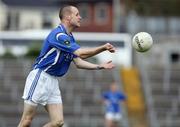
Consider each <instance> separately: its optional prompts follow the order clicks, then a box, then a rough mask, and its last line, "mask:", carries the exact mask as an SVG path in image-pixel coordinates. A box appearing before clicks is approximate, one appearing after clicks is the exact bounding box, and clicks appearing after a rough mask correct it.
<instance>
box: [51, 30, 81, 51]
mask: <svg viewBox="0 0 180 127" xmlns="http://www.w3.org/2000/svg"><path fill="white" fill-rule="evenodd" d="M49 43H50V44H51V45H52V46H53V47H56V48H58V49H60V50H63V51H66V52H70V53H73V52H74V51H75V50H77V49H78V48H80V46H79V45H78V44H77V43H75V42H71V40H70V38H69V37H68V35H66V34H65V33H58V34H56V35H55V38H54V39H53V41H52V39H51V38H50V41H49Z"/></svg>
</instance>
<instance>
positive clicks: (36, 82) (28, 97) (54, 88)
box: [22, 69, 62, 105]
mask: <svg viewBox="0 0 180 127" xmlns="http://www.w3.org/2000/svg"><path fill="white" fill-rule="evenodd" d="M22 98H23V99H24V101H25V103H29V104H31V105H38V104H41V105H46V104H59V103H62V99H61V92H60V89H59V83H58V79H57V77H55V76H51V75H49V74H47V73H46V72H44V71H42V70H40V69H36V70H32V71H31V72H30V73H29V75H28V77H27V79H26V84H25V88H24V93H23V96H22Z"/></svg>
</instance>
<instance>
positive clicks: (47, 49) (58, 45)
mask: <svg viewBox="0 0 180 127" xmlns="http://www.w3.org/2000/svg"><path fill="white" fill-rule="evenodd" d="M78 48H80V46H79V45H78V44H77V43H76V41H75V39H74V37H73V35H72V34H67V32H66V29H65V27H64V26H63V25H62V24H61V25H59V26H58V27H57V28H55V29H53V30H52V31H51V32H50V34H49V35H48V36H47V38H46V39H45V40H44V44H43V46H42V49H41V52H40V55H39V57H38V58H37V59H36V61H35V64H34V69H37V68H39V69H41V70H43V71H45V72H47V73H48V74H50V75H53V76H63V75H64V74H66V72H67V71H68V68H69V66H70V63H71V62H72V60H73V58H76V57H77V56H76V55H75V54H73V52H74V51H75V50H77V49H78Z"/></svg>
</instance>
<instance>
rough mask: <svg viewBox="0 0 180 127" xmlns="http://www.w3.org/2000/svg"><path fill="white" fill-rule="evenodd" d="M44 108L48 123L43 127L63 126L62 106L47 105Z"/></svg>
mask: <svg viewBox="0 0 180 127" xmlns="http://www.w3.org/2000/svg"><path fill="white" fill-rule="evenodd" d="M45 108H46V110H47V112H48V113H49V117H50V122H49V123H47V124H46V125H44V126H43V127H62V126H63V124H64V118H63V106H62V104H47V105H46V106H45Z"/></svg>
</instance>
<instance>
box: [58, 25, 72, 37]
mask: <svg viewBox="0 0 180 127" xmlns="http://www.w3.org/2000/svg"><path fill="white" fill-rule="evenodd" d="M59 27H60V29H61V30H62V31H63V32H65V33H66V34H67V35H70V36H72V33H70V34H68V32H67V30H66V28H65V26H64V25H63V24H60V25H59Z"/></svg>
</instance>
